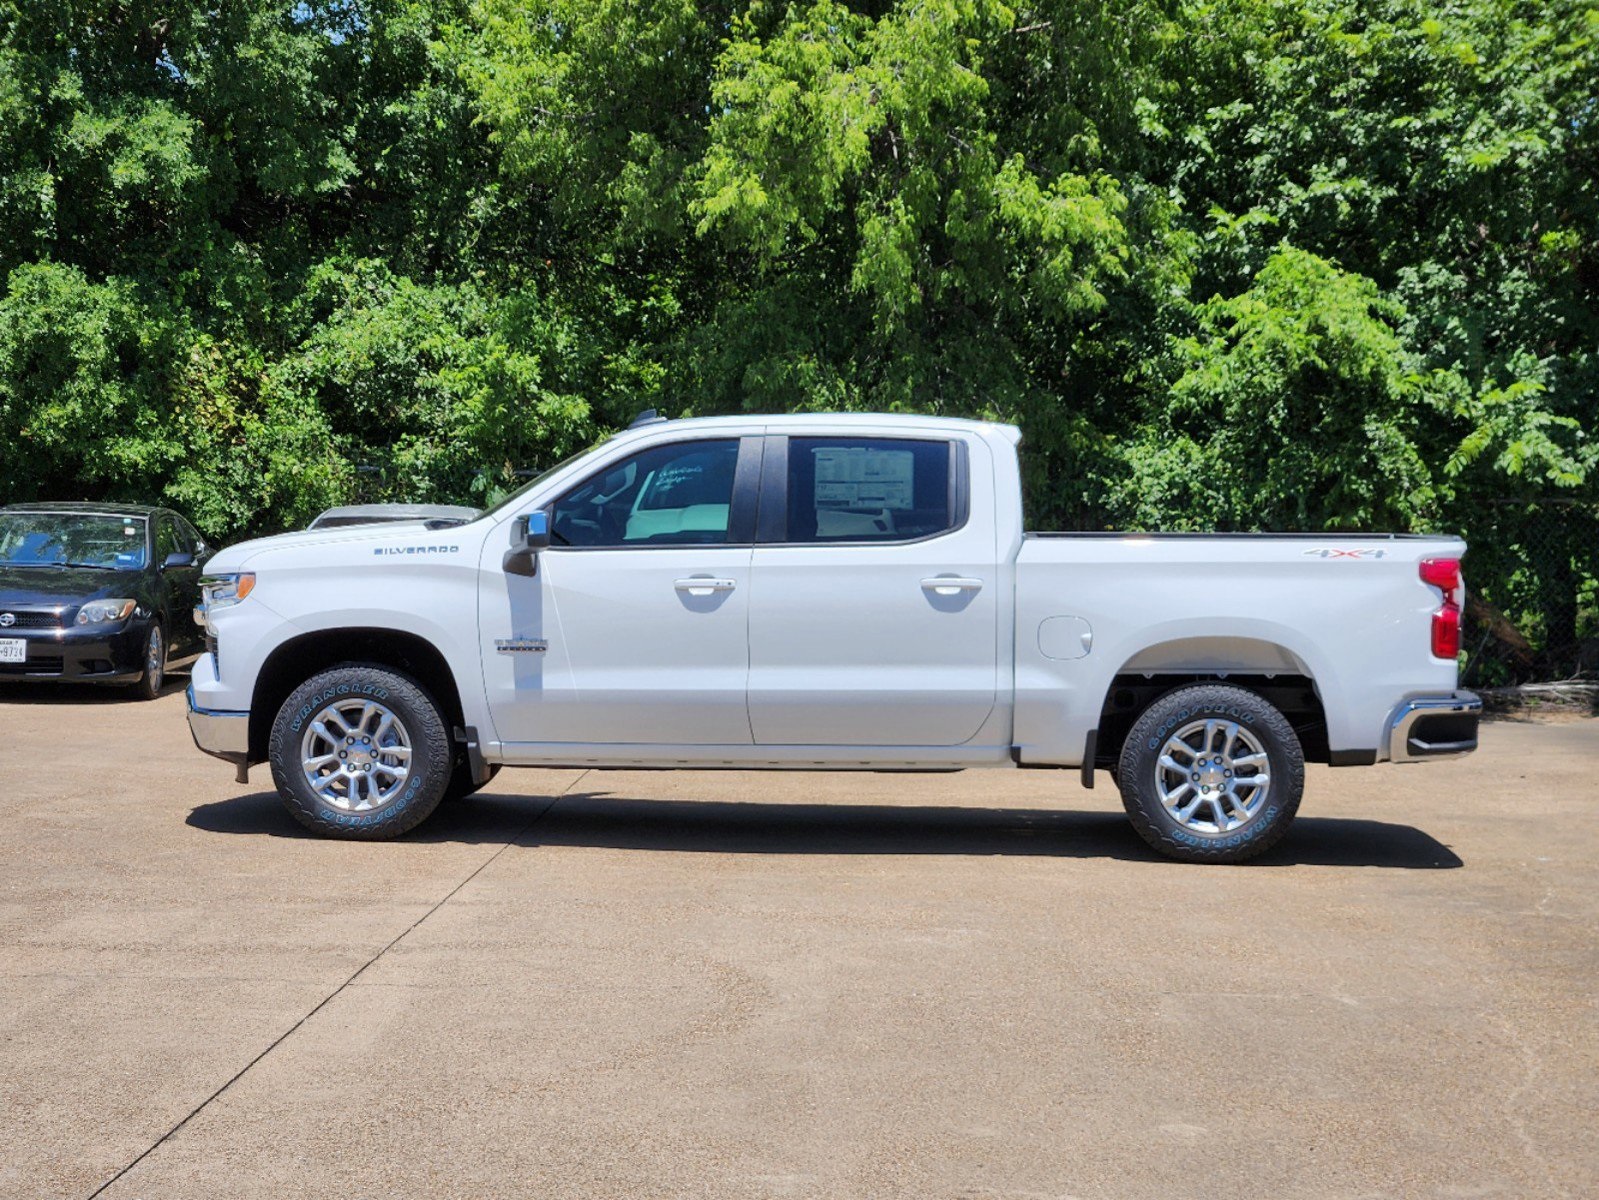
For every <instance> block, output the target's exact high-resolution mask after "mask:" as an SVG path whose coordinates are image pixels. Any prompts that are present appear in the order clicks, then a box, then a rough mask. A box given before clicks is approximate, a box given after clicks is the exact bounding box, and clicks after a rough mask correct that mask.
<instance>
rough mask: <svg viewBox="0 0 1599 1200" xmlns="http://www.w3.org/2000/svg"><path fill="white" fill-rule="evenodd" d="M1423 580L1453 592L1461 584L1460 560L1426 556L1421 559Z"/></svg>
mask: <svg viewBox="0 0 1599 1200" xmlns="http://www.w3.org/2000/svg"><path fill="white" fill-rule="evenodd" d="M1421 581H1422V582H1423V583H1430V584H1432V586H1433V587H1435V588H1440V589H1442V590H1443V591H1445V592H1452V591H1454V590H1455V589H1456V588H1457V587H1459V586H1460V560H1459V559H1458V558H1424V559H1422V560H1421Z"/></svg>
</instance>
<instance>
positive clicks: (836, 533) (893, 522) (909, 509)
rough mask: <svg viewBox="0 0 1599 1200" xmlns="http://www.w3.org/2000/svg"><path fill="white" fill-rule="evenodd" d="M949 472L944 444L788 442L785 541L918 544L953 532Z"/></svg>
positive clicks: (841, 440) (955, 522)
mask: <svg viewBox="0 0 1599 1200" xmlns="http://www.w3.org/2000/svg"><path fill="white" fill-rule="evenodd" d="M952 467H953V450H952V447H951V445H950V443H949V442H947V441H929V440H922V439H915V438H855V437H819V438H808V437H794V438H790V439H789V442H788V541H790V542H891V541H915V540H918V539H921V538H925V537H932V536H933V535H935V534H939V533H943V532H945V531H947V530H950V529H953V528H955V526H956V525H958V524H959V523H960V522H959V519H958V514H957V513H956V512H955V504H954V488H953V487H952V486H951V483H952V479H953V471H952Z"/></svg>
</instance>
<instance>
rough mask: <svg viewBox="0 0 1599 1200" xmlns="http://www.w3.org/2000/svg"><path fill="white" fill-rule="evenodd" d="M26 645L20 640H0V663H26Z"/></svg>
mask: <svg viewBox="0 0 1599 1200" xmlns="http://www.w3.org/2000/svg"><path fill="white" fill-rule="evenodd" d="M27 661H28V643H27V642H25V641H23V640H22V639H21V638H0V662H27Z"/></svg>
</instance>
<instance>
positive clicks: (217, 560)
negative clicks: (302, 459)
mask: <svg viewBox="0 0 1599 1200" xmlns="http://www.w3.org/2000/svg"><path fill="white" fill-rule="evenodd" d="M476 524H477V522H472V523H471V524H468V525H455V526H451V527H450V528H448V529H429V528H428V527H427V525H426V523H425V522H423V521H392V522H389V523H387V524H384V525H345V526H336V527H334V528H332V529H309V530H304V531H302V532H299V533H279V534H275V535H273V536H272V537H263V538H254V539H252V540H250V541H248V542H240V543H239V544H238V545H236V546H229V547H228V548H227V549H226V550H222V551H220V552H219V553H218V554H217V555H216V556H215V557H214V558H212V559H211V561H210V562H209V563H207V564H206V572H207V573H208V574H225V573H228V572H232V571H240V570H244V569H246V568H247V566H248V565H249V564H251V563H253V562H255V561H257V560H259V559H261V558H262V557H264V556H268V555H271V556H276V555H286V556H291V557H292V556H293V555H294V554H296V553H298V552H300V551H304V550H313V549H322V548H324V547H329V546H347V547H349V548H350V549H351V550H352V551H359V552H360V553H363V554H367V555H372V556H374V557H375V556H376V553H377V552H379V551H384V550H388V549H394V550H398V551H401V552H403V551H404V550H405V548H406V547H408V546H422V545H436V544H439V543H450V544H452V545H459V544H461V543H463V542H465V541H476V540H477V538H479V537H481V536H482V535H481V532H479V531H475V530H474V529H473V526H475V525H476Z"/></svg>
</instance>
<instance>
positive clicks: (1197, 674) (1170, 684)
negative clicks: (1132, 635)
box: [1094, 637, 1328, 768]
mask: <svg viewBox="0 0 1599 1200" xmlns="http://www.w3.org/2000/svg"><path fill="white" fill-rule="evenodd" d="M1200 683H1226V684H1231V685H1233V686H1235V687H1241V688H1245V689H1247V690H1248V691H1251V692H1254V693H1255V694H1256V695H1258V696H1260V697H1261V698H1262V699H1264V700H1266V701H1268V702H1269V703H1271V704H1272V705H1273V706H1274V707H1276V708H1277V709H1278V710H1279V711H1281V712H1282V713H1283V715H1284V716H1285V717H1287V719H1288V721H1289V723H1290V724H1291V725H1292V726H1293V728H1294V732H1295V733H1296V734H1297V735H1298V737H1299V740H1300V742H1301V744H1302V745H1303V747H1304V753H1305V758H1306V760H1307V761H1309V762H1326V761H1327V760H1328V744H1327V717H1326V708H1325V701H1324V697H1323V694H1322V689H1321V686H1320V684H1319V683H1318V681H1317V676H1316V673H1315V672H1314V670H1313V669H1312V667H1311V666H1310V664H1308V663H1307V662H1305V660H1304V659H1303V658H1302V657H1301V656H1300V655H1298V654H1296V653H1295V652H1294V651H1293V650H1292V649H1291V648H1289V647H1287V646H1284V645H1282V644H1281V643H1280V642H1275V641H1270V640H1267V639H1264V638H1251V637H1185V638H1176V639H1173V640H1171V641H1166V642H1159V643H1156V644H1154V645H1150V646H1146V647H1144V648H1142V649H1140V650H1138V651H1137V652H1136V653H1134V654H1132V655H1131V656H1129V657H1128V658H1127V659H1126V661H1125V662H1123V663H1122V665H1121V666H1120V667H1119V668H1118V669H1117V671H1116V673H1115V674H1114V676H1112V678H1111V681H1110V684H1109V686H1108V687H1107V688H1106V690H1105V696H1104V700H1103V702H1102V704H1101V706H1100V714H1099V721H1098V724H1097V726H1096V732H1095V742H1094V760H1095V763H1096V764H1097V765H1098V766H1100V767H1108V768H1114V767H1115V765H1116V764H1117V762H1118V761H1119V759H1120V756H1121V750H1122V743H1123V742H1124V741H1125V739H1126V737H1127V731H1128V730H1129V729H1131V728H1132V726H1133V723H1134V722H1135V721H1137V720H1138V718H1139V717H1140V716H1141V715H1142V714H1143V712H1144V710H1145V709H1147V708H1148V707H1149V706H1150V705H1151V704H1153V703H1155V701H1157V700H1158V699H1160V697H1162V696H1164V695H1166V694H1167V693H1168V692H1171V691H1173V690H1175V689H1177V688H1180V687H1187V686H1190V685H1193V684H1200Z"/></svg>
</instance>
